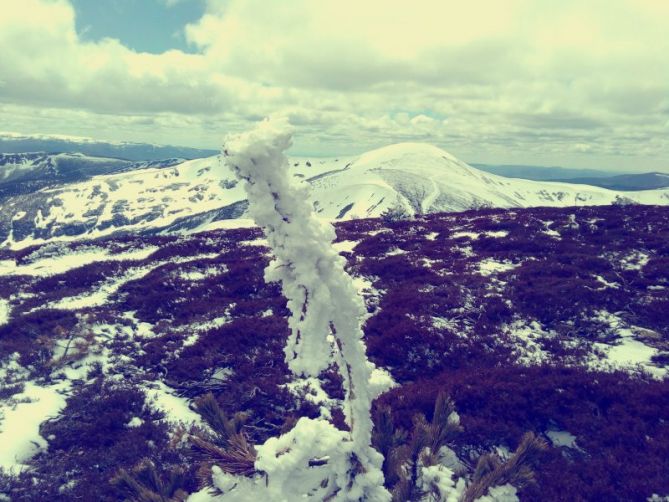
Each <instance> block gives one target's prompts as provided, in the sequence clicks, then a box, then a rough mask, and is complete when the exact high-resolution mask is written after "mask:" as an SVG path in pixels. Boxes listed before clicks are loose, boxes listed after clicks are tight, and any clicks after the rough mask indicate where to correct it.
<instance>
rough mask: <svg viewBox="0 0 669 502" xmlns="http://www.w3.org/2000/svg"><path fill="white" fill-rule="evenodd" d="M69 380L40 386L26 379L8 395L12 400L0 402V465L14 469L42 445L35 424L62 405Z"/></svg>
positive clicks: (58, 410) (43, 440)
mask: <svg viewBox="0 0 669 502" xmlns="http://www.w3.org/2000/svg"><path fill="white" fill-rule="evenodd" d="M68 389H69V382H60V383H57V384H54V385H50V386H46V387H44V386H40V385H37V384H36V383H34V382H26V383H25V388H24V391H23V392H22V393H21V394H17V395H15V396H13V397H12V399H11V401H12V402H13V403H14V404H8V403H1V404H0V417H1V418H0V445H2V448H0V467H1V468H4V469H6V470H9V471H14V472H16V471H17V469H20V467H21V465H22V464H23V462H25V461H27V460H29V459H30V458H31V457H32V456H34V455H35V454H36V453H37V452H39V451H40V450H42V449H44V448H46V446H47V441H46V440H45V439H44V438H43V437H42V436H40V434H39V426H40V424H41V423H42V422H44V421H45V420H47V419H48V418H51V417H55V416H56V415H57V414H58V413H59V412H60V410H62V409H63V408H64V407H65V395H64V393H65V392H66V391H67V390H68Z"/></svg>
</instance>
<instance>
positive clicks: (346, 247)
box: [332, 241, 360, 253]
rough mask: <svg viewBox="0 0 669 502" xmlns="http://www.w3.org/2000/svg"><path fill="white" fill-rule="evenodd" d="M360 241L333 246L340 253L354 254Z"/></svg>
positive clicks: (341, 242) (337, 243)
mask: <svg viewBox="0 0 669 502" xmlns="http://www.w3.org/2000/svg"><path fill="white" fill-rule="evenodd" d="M359 242H360V241H339V242H335V243H333V244H332V247H333V248H334V249H336V250H337V252H338V253H352V252H353V250H354V249H355V247H356V246H357V245H358V243H359Z"/></svg>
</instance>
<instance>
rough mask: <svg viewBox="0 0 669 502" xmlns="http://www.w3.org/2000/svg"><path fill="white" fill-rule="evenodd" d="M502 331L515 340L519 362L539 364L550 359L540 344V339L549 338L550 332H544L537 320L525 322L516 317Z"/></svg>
mask: <svg viewBox="0 0 669 502" xmlns="http://www.w3.org/2000/svg"><path fill="white" fill-rule="evenodd" d="M504 332H505V333H506V334H508V335H509V336H510V337H511V338H512V339H513V340H515V342H516V343H515V344H514V348H515V349H516V352H517V354H518V362H519V363H520V364H523V365H531V364H541V363H543V362H546V361H548V360H550V354H549V353H547V352H546V351H544V350H543V348H542V346H541V339H542V338H549V337H550V336H551V334H550V333H546V332H545V331H544V330H543V328H542V327H541V324H539V322H537V321H532V322H530V323H526V322H524V321H522V320H519V319H516V320H514V321H513V322H512V323H511V324H510V325H508V326H507V327H506V328H505V330H504Z"/></svg>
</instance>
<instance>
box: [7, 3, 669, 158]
mask: <svg viewBox="0 0 669 502" xmlns="http://www.w3.org/2000/svg"><path fill="white" fill-rule="evenodd" d="M0 6H1V7H2V15H0V130H4V131H14V132H19V133H48V134H70V135H81V136H90V137H95V138H99V139H107V140H132V141H151V142H158V143H166V144H176V145H185V146H196V147H217V146H218V145H220V143H221V139H222V137H223V136H224V135H225V134H226V133H227V132H230V131H237V130H240V129H243V128H245V127H248V126H249V124H250V123H252V122H254V121H256V120H258V119H260V118H262V117H264V116H267V115H270V114H287V115H288V116H289V117H290V119H291V121H292V122H293V123H294V124H295V125H296V127H297V134H298V138H297V140H296V144H295V147H294V151H295V153H309V154H322V155H328V154H345V153H357V152H361V151H364V150H368V149H370V148H373V147H377V146H382V145H385V144H389V143H395V142H399V141H425V142H430V143H434V144H437V145H439V146H441V147H443V148H445V149H447V150H449V151H450V152H452V153H453V154H455V155H457V156H458V157H460V158H462V159H464V160H467V161H470V162H487V163H497V164H502V163H525V164H537V165H563V166H573V167H602V168H604V167H605V168H615V169H625V170H628V171H632V170H640V171H647V170H651V169H661V170H668V171H669V56H668V54H669V36H668V35H667V34H668V33H669V1H667V0H601V1H600V0H561V1H555V0H469V1H467V2H464V1H462V0H455V1H451V0H412V1H411V2H409V1H406V0H0Z"/></svg>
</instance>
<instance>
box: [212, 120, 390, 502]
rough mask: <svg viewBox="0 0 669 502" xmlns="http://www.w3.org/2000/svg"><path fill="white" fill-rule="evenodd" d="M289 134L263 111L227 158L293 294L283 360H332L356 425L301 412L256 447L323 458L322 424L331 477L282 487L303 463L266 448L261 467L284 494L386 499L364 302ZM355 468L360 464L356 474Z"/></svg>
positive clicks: (307, 367)
mask: <svg viewBox="0 0 669 502" xmlns="http://www.w3.org/2000/svg"><path fill="white" fill-rule="evenodd" d="M291 135H292V133H291V130H290V128H289V126H288V124H287V123H285V122H283V121H281V120H274V121H269V120H266V121H264V122H262V123H261V124H260V125H259V126H258V127H257V128H256V129H254V130H253V131H250V132H248V133H245V134H242V135H239V136H236V137H233V138H230V139H229V140H228V141H227V142H226V149H225V152H224V153H225V156H226V164H227V165H228V166H229V167H230V169H231V170H232V171H233V172H234V173H235V174H236V175H237V177H238V178H239V179H241V180H243V181H244V182H245V186H244V188H245V190H246V194H247V197H248V200H249V213H250V215H251V216H252V217H253V219H254V220H255V222H256V223H257V224H258V225H259V226H260V227H261V228H262V229H263V230H264V232H265V235H266V237H267V241H268V243H269V246H270V248H271V249H272V252H273V255H274V259H273V261H272V262H271V263H270V265H269V266H268V267H267V269H266V271H265V279H266V280H267V281H268V282H280V283H281V286H282V292H283V294H284V296H285V297H286V298H287V300H288V309H289V310H290V312H291V316H290V318H289V326H290V335H289V337H288V341H287V343H286V348H285V354H286V362H287V363H288V366H289V368H290V369H291V371H292V372H293V373H294V374H295V375H296V376H298V377H307V378H308V377H318V376H319V375H320V373H322V372H323V371H325V370H326V369H327V368H328V367H329V366H330V365H331V364H332V363H335V364H336V366H337V367H338V369H339V374H340V375H341V377H342V379H343V387H344V390H345V392H346V397H345V401H344V414H345V416H346V422H347V424H348V426H349V427H350V434H349V433H347V434H342V433H341V432H339V431H338V430H337V429H335V427H334V426H333V425H331V424H329V423H327V422H321V421H306V420H300V421H299V422H298V423H297V425H296V427H295V429H294V430H293V431H292V433H291V434H292V436H289V437H282V438H279V439H278V440H273V439H270V440H268V441H269V442H270V443H265V445H263V446H261V447H260V448H259V450H260V452H262V451H263V450H264V449H266V448H270V447H271V446H270V445H272V444H274V442H279V443H282V442H287V443H288V444H291V445H292V446H291V451H294V452H295V454H294V455H295V458H296V459H298V458H301V459H302V460H304V458H306V457H308V456H311V457H314V456H315V457H318V456H320V455H322V454H323V453H324V451H325V450H323V451H321V450H320V448H319V442H314V441H313V439H314V436H313V433H314V429H320V434H321V435H322V437H323V438H329V439H328V441H332V445H331V446H330V447H329V448H328V449H329V450H332V449H333V448H332V447H333V446H334V445H337V446H338V447H337V449H335V450H334V452H332V454H333V457H332V462H328V463H327V464H326V465H327V467H326V468H325V469H324V471H325V473H327V474H325V477H323V474H321V475H314V474H313V473H312V474H310V475H309V476H307V477H306V478H305V479H303V480H302V481H303V482H304V483H305V484H300V483H294V482H293V483H292V484H291V485H285V486H284V484H283V482H281V481H280V479H281V477H282V474H281V473H283V472H285V473H286V475H288V477H289V478H291V477H292V478H295V477H297V478H299V477H300V476H303V474H302V472H301V471H302V469H303V468H304V465H302V464H303V462H302V463H299V462H298V463H297V464H291V463H290V462H289V461H286V464H285V465H284V463H283V460H281V461H277V462H269V461H268V460H266V459H268V458H272V455H269V456H265V457H263V456H260V457H259V459H258V463H257V467H258V469H259V470H261V471H263V472H265V473H266V474H267V476H268V478H269V479H270V481H269V483H270V484H272V485H273V486H274V487H275V490H278V491H276V492H275V493H276V494H277V495H278V494H279V493H283V495H282V496H284V497H288V496H291V497H292V496H295V493H296V492H303V493H302V494H303V495H305V496H306V495H308V494H309V493H311V492H312V491H313V490H317V489H319V488H318V487H322V486H325V488H320V489H321V490H326V495H327V496H329V497H332V496H336V497H337V499H338V500H359V499H361V498H364V499H368V500H390V494H389V493H388V492H387V491H386V490H385V488H384V487H383V474H382V473H381V464H382V461H383V457H382V456H381V455H380V454H379V453H378V452H377V451H375V450H374V449H373V448H372V447H371V433H372V419H371V416H370V408H371V403H372V400H373V399H374V398H375V397H376V395H375V394H372V393H371V392H370V386H369V381H370V379H371V376H372V370H373V369H374V366H373V365H372V364H371V363H370V362H369V361H368V360H367V356H366V354H365V350H366V349H365V345H364V343H363V341H362V338H363V332H362V327H361V318H362V317H363V315H364V312H365V307H364V304H363V301H362V299H361V298H360V296H359V295H358V291H357V289H356V287H355V285H354V283H353V280H352V279H351V277H350V276H349V275H348V274H347V273H346V272H345V271H344V265H345V260H344V259H343V258H342V257H341V256H340V255H339V254H338V252H337V250H336V249H335V248H334V247H333V246H332V242H333V241H334V240H335V238H336V234H335V231H334V228H333V227H332V225H331V224H329V223H325V222H323V221H322V220H319V219H317V218H316V217H315V216H314V214H313V210H312V206H311V205H310V204H309V202H308V200H309V193H308V190H307V185H306V184H301V185H297V184H294V183H293V182H292V180H291V178H290V176H289V174H288V166H289V164H288V159H287V158H286V157H285V155H284V154H283V152H284V151H285V150H287V149H288V148H289V147H290V145H291ZM345 440H346V441H345ZM344 445H345V446H344ZM313 448H316V450H315V451H314V450H313ZM302 450H303V451H302ZM337 450H339V453H336V452H337ZM274 456H275V457H276V454H275V455H274ZM356 463H358V464H359V465H355V464H356ZM354 470H359V471H361V472H360V473H359V474H356V475H354V474H353V471H354ZM273 477H278V478H279V480H276V481H275V480H272V478H273ZM346 479H348V481H345V480H346ZM327 480H330V481H327ZM284 489H285V490H287V491H285V492H284V491H282V490H284Z"/></svg>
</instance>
